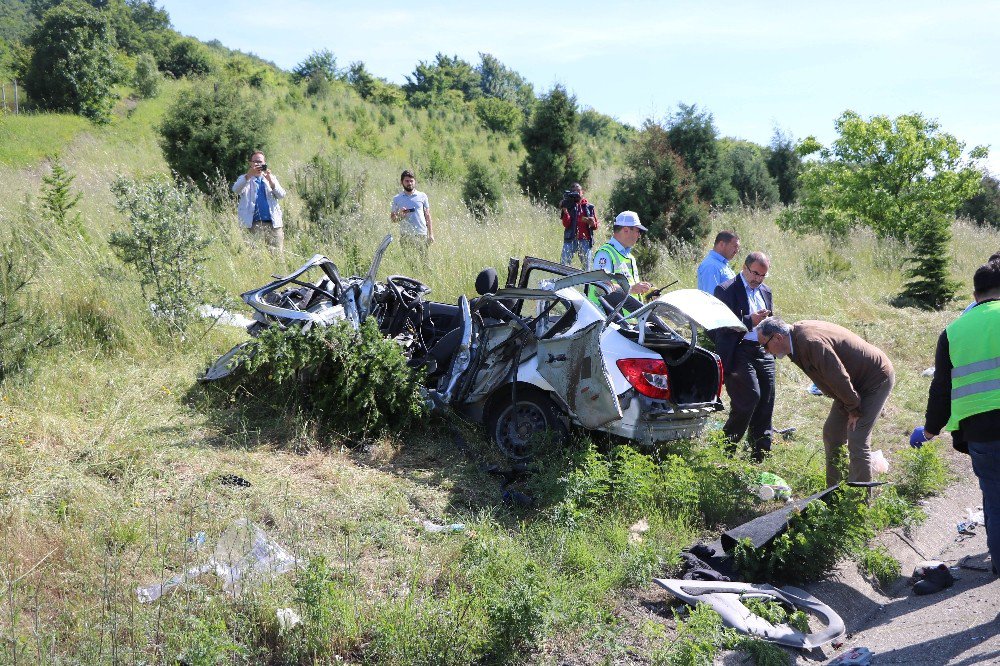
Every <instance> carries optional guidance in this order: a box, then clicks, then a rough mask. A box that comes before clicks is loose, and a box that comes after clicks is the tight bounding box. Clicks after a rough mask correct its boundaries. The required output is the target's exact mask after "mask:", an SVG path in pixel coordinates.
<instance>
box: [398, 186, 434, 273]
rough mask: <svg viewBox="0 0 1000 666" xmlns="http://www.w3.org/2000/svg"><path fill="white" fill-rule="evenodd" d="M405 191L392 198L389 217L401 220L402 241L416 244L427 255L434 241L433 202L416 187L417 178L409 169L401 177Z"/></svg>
mask: <svg viewBox="0 0 1000 666" xmlns="http://www.w3.org/2000/svg"><path fill="white" fill-rule="evenodd" d="M399 183H400V185H402V186H403V191H402V192H400V193H399V194H397V195H396V196H394V197H393V198H392V211H391V212H390V213H389V219H391V220H392V221H393V222H399V233H400V242H401V243H406V244H411V245H415V246H416V247H417V248H418V249H419V250H420V251H421V252H422V253H423V254H424V255H425V256H426V252H427V246H428V245H430V244H431V243H433V242H434V226H433V222H432V221H431V204H430V201H428V199H427V195H426V194H424V193H423V192H420V191H419V190H417V189H416V184H417V179H416V177H415V176H414V175H413V172H412V171H410V170H409V169H407V170H406V171H404V172H403V173H402V174H401V175H400V177H399Z"/></svg>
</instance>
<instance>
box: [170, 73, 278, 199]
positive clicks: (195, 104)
mask: <svg viewBox="0 0 1000 666" xmlns="http://www.w3.org/2000/svg"><path fill="white" fill-rule="evenodd" d="M272 122H273V115H272V114H271V113H270V112H267V111H265V110H263V109H262V108H261V104H260V102H259V101H253V100H251V99H249V98H248V97H247V96H245V95H243V94H241V93H240V92H239V91H238V90H237V89H236V88H235V86H233V85H231V84H229V83H226V82H219V83H215V84H205V85H201V86H198V87H195V88H193V89H191V90H186V91H184V92H182V93H181V95H180V97H179V98H178V100H177V102H176V103H175V104H174V105H173V106H172V107H171V108H170V109H168V110H167V113H166V115H165V116H164V119H163V122H162V124H161V125H160V128H159V131H160V147H161V148H163V154H164V156H166V158H167V161H168V162H169V163H170V166H171V168H173V169H174V170H175V171H176V172H177V173H178V174H180V175H182V176H185V177H187V178H190V179H191V180H193V181H194V182H195V183H197V185H198V187H199V188H201V189H202V190H203V191H207V188H208V182H209V180H210V179H211V178H212V177H214V176H216V174H222V175H223V176H225V177H226V178H228V179H229V180H230V182H232V181H233V180H235V179H236V176H237V175H238V174H240V173H243V172H244V170H245V168H246V163H247V160H248V159H249V157H250V154H251V153H252V152H253V151H254V150H258V149H259V150H264V151H265V152H266V151H267V145H268V140H269V137H270V128H271V124H272Z"/></svg>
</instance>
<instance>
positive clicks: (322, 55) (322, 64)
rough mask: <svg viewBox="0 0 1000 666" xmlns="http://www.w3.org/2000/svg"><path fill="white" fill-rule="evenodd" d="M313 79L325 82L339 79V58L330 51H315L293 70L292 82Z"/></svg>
mask: <svg viewBox="0 0 1000 666" xmlns="http://www.w3.org/2000/svg"><path fill="white" fill-rule="evenodd" d="M313 78H317V79H323V80H325V81H332V80H334V79H335V78H337V58H336V57H335V56H334V55H333V52H332V51H330V50H329V49H323V50H321V51H313V52H312V53H310V54H309V55H308V56H306V59H305V60H303V61H302V62H300V63H299V64H297V65H296V66H295V68H294V69H292V80H294V81H295V82H296V83H298V82H300V81H306V80H310V79H313Z"/></svg>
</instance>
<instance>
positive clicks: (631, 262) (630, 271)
mask: <svg viewBox="0 0 1000 666" xmlns="http://www.w3.org/2000/svg"><path fill="white" fill-rule="evenodd" d="M602 250H603V251H605V252H607V253H608V256H609V257H611V270H610V271H609V272H610V273H621V274H622V275H624V276H625V279H626V280H628V285H629V286H630V287H631V286H632V285H634V284H636V283H637V282H639V267H638V266H637V265H636V263H635V257H633V256H632V255H631V254H629V255H628V256H626V255H624V254H622V253H621V252H619V251H618V248H616V247H615V246H614V245H612V244H611V243H605V244H604V245H602V246H601V247H599V248H598V249H597V252H601V251H602ZM597 252H595V253H594V256H595V257H596V256H597ZM587 291H588V294H587V298H589V299H590V300H591V302H593V304H594V305H596V306H597V307H598V309H601V302H600V301H599V300H598V296H599V293H600V290H599V289H597V288H594V287H588V288H587ZM625 296H626V297H628V294H625ZM628 314H629V313H628V312H627V311H626V310H622V316H626V317H627V316H628Z"/></svg>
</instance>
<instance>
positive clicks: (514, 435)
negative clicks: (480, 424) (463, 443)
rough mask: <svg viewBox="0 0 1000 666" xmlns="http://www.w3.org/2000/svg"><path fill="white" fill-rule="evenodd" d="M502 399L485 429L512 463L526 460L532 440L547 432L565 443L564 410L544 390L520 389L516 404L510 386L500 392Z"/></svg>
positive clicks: (491, 410)
mask: <svg viewBox="0 0 1000 666" xmlns="http://www.w3.org/2000/svg"><path fill="white" fill-rule="evenodd" d="M501 391H502V392H503V393H504V394H505V395H502V396H500V397H499V398H498V399H497V400H496V401H495V402H494V403H493V405H491V406H490V408H489V409H488V411H487V414H486V429H487V432H489V434H490V438H492V439H493V441H494V442H496V443H497V446H498V447H499V448H500V451H501V452H502V453H503V454H504V455H505V456H507V457H508V458H511V459H513V460H524V459H525V458H527V457H528V456H529V454H530V452H531V444H532V440H534V439H535V438H536V436H538V435H542V434H544V433H546V432H549V433H551V435H552V436H554V437H555V439H556V441H557V442H558V443H562V442H564V441H565V440H566V436H567V434H568V433H567V429H566V423H565V417H564V415H563V413H562V410H560V409H559V407H558V406H557V405H556V404H555V403H554V402H553V401H552V399H551V398H549V397H548V396H547V395H545V394H544V393H542V392H541V391H537V390H532V389H521V390H519V391H518V392H517V405H516V406H515V404H514V403H513V401H512V400H511V395H510V387H509V386H506V387H504V388H502V389H501Z"/></svg>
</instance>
